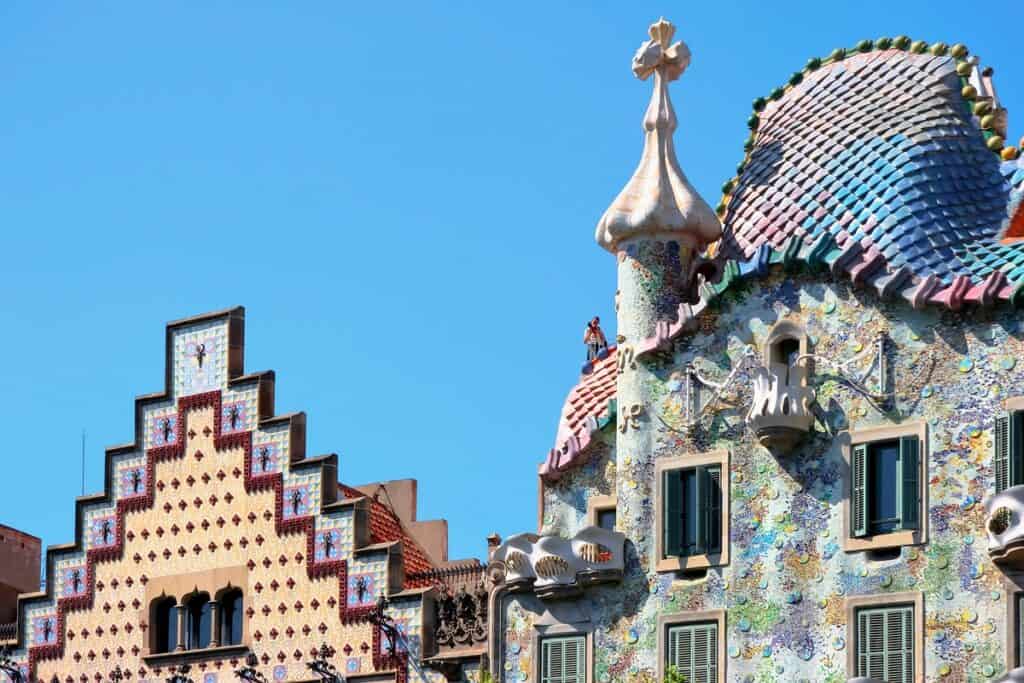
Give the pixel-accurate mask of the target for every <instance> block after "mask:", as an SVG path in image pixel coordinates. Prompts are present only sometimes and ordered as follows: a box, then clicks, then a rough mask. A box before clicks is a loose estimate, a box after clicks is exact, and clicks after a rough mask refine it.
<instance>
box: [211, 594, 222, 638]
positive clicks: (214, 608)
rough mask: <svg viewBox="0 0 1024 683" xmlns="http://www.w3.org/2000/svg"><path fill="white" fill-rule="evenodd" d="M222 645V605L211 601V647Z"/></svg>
mask: <svg viewBox="0 0 1024 683" xmlns="http://www.w3.org/2000/svg"><path fill="white" fill-rule="evenodd" d="M219 646H220V605H219V604H218V603H217V601H216V600H211V601H210V647H219Z"/></svg>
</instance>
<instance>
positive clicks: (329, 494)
mask: <svg viewBox="0 0 1024 683" xmlns="http://www.w3.org/2000/svg"><path fill="white" fill-rule="evenodd" d="M244 324H245V319H244V311H243V310H242V309H241V308H236V309H231V310H228V311H224V312H220V313H213V314H208V315H203V316H199V317H196V318H191V319H188V320H184V321H179V322H175V323H171V324H170V325H168V327H167V337H166V345H167V346H166V377H165V379H166V384H165V389H164V390H163V391H162V392H160V393H157V394H150V395H146V396H142V397H140V398H138V399H136V402H135V436H134V440H133V441H132V442H131V443H128V444H125V445H122V446H116V447H113V448H110V449H108V450H107V454H106V469H105V473H104V474H105V479H104V481H105V486H104V492H103V493H102V494H99V495H94V496H87V497H83V498H80V499H78V501H77V504H76V519H75V521H76V523H75V530H76V537H75V540H74V542H73V543H69V544H67V545H62V546H55V547H51V548H49V549H48V551H47V553H46V563H45V571H46V577H47V581H46V589H45V591H43V592H28V593H27V594H23V595H21V596H20V599H19V600H18V603H17V613H16V614H14V615H11V616H12V617H15V618H14V619H12V621H13V623H11V624H10V625H9V626H8V627H6V629H5V633H4V635H5V638H4V640H5V641H6V643H4V644H6V645H7V646H8V650H7V653H6V655H5V656H4V657H3V658H0V668H3V667H6V668H7V669H8V671H7V673H6V674H5V673H0V680H2V681H5V683H6V682H7V681H11V680H15V679H16V678H19V677H20V679H21V681H22V682H27V681H44V682H45V683H51V682H52V681H57V682H59V683H90V682H93V683H105V682H106V681H111V680H131V681H139V683H155V682H156V681H161V682H162V681H165V680H168V679H171V678H172V677H174V676H176V675H180V676H181V677H180V678H176V679H174V680H177V681H186V680H192V681H194V683H200V682H201V683H218V682H220V683H226V682H227V681H233V680H237V679H236V675H235V672H236V671H237V670H239V669H241V668H243V667H245V666H248V668H249V670H250V671H251V672H252V673H254V674H258V675H260V676H262V677H263V680H270V681H313V680H316V681H319V680H321V678H320V676H319V675H315V674H314V673H313V671H312V670H311V669H310V667H309V665H310V664H311V663H316V662H318V664H317V665H318V666H319V667H320V668H321V669H322V670H323V671H325V672H326V671H336V672H337V673H338V675H340V676H342V677H344V678H345V679H346V680H349V681H366V682H367V683H382V682H389V683H403V682H405V681H410V680H415V681H430V682H437V681H444V680H460V679H461V677H462V669H463V667H462V666H461V665H462V663H463V662H464V661H465V662H467V664H468V666H467V669H468V670H472V669H473V667H474V662H477V661H478V660H479V655H480V652H481V651H482V645H481V644H480V643H481V639H480V637H476V638H474V636H473V634H470V635H469V636H465V634H462V633H461V632H460V633H458V634H452V633H450V632H451V631H452V630H453V629H452V619H451V617H450V616H449V613H448V611H446V610H447V607H448V606H450V605H451V603H452V602H453V600H460V601H462V602H466V601H468V603H470V604H469V605H468V607H466V606H464V607H463V608H462V609H461V611H460V614H462V615H465V614H466V613H467V609H471V608H475V606H476V604H477V603H478V602H479V600H478V599H477V598H476V597H475V595H476V592H479V591H480V589H479V588H478V586H479V585H480V583H481V581H482V579H483V567H482V566H481V565H480V563H479V562H478V561H476V560H471V561H463V562H449V561H448V557H447V524H446V522H444V521H442V520H435V521H419V520H417V519H416V482H415V481H412V480H399V481H389V482H383V483H375V484H369V485H365V486H360V487H354V486H347V485H345V484H342V483H339V481H338V457H337V456H336V455H334V454H329V455H323V456H316V457H309V456H307V454H306V452H305V433H306V420H305V415H304V414H303V413H291V414H283V415H278V414H277V413H276V412H275V406H274V383H275V377H274V373H273V372H261V373H250V374H246V373H245V372H244V369H243V357H244ZM3 534H4V535H5V539H6V532H3ZM5 542H6V541H5ZM34 555H35V558H36V559H35V562H36V565H35V576H36V577H38V575H39V574H38V562H39V559H38V558H39V548H38V541H37V545H36V546H35V552H34ZM5 557H6V555H5ZM7 569H8V567H7V566H6V563H5V568H4V571H6V570H7ZM11 569H12V571H13V567H11ZM18 588H19V589H21V591H22V592H25V590H26V589H24V588H22V587H21V586H18ZM35 589H38V583H36V584H35ZM439 615H440V617H441V618H440V619H439V618H438V616H439ZM472 616H473V617H479V618H483V619H485V618H486V617H485V613H483V612H482V611H481V612H480V613H479V614H478V613H477V612H475V611H473V613H472ZM442 627H447V628H448V631H445V630H444V628H442ZM477 630H478V631H480V632H481V633H482V632H483V631H484V629H483V628H482V627H478V628H477ZM437 633H440V634H441V636H442V638H441V641H440V642H439V641H438V640H437V639H436V638H435V634H437Z"/></svg>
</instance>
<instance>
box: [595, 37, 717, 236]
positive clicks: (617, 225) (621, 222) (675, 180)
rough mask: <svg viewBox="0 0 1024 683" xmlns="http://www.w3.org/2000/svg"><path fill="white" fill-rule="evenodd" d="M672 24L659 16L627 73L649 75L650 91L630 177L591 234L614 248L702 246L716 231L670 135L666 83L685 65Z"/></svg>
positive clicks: (685, 52) (672, 124) (672, 122)
mask: <svg viewBox="0 0 1024 683" xmlns="http://www.w3.org/2000/svg"><path fill="white" fill-rule="evenodd" d="M675 31H676V29H675V26H673V25H672V23H671V22H668V21H665V20H664V19H659V20H658V21H657V22H655V23H654V24H652V25H651V27H650V29H649V33H650V36H651V38H650V40H647V41H645V42H644V43H643V44H642V45H641V46H640V49H639V50H637V52H636V54H635V55H634V56H633V73H634V74H635V75H636V77H637V78H639V79H640V80H647V79H648V78H649V77H650V76H651V74H654V92H653V93H652V95H651V103H650V104H649V105H648V107H647V113H646V114H645V116H644V152H643V156H642V157H641V159H640V165H639V166H638V167H637V169H636V171H635V172H634V173H633V177H632V178H630V180H629V182H628V183H626V186H625V187H624V188H623V189H622V192H620V193H619V196H618V197H616V198H615V201H613V202H612V204H611V206H609V207H608V210H607V211H605V213H604V216H602V217H601V220H600V222H598V224H597V232H596V235H595V238H596V239H597V243H598V244H600V245H601V246H602V247H604V248H605V249H607V250H609V251H611V252H612V253H615V252H616V251H617V250H618V246H619V244H620V243H622V242H624V241H626V240H630V239H633V238H636V237H640V236H649V237H653V238H656V239H670V240H676V241H678V242H680V243H681V244H685V245H686V246H689V247H692V248H696V249H703V248H704V247H706V246H707V245H708V244H709V243H711V242H713V241H715V240H716V239H718V238H719V237H720V236H721V234H722V225H721V223H720V222H719V221H718V218H717V217H716V216H715V214H714V213H713V212H712V211H711V207H709V206H708V205H707V203H706V202H705V201H704V200H703V199H701V197H700V195H699V194H697V191H696V190H695V189H693V187H692V186H691V185H690V183H689V181H687V179H686V175H685V174H683V171H682V169H680V168H679V162H678V161H677V160H676V152H675V147H674V146H673V143H672V134H673V133H674V132H675V129H676V113H675V110H674V109H673V108H672V101H671V100H670V99H669V96H668V84H669V83H671V82H672V81H674V80H676V79H678V78H679V77H680V76H682V75H683V72H684V71H686V68H687V67H688V66H689V65H690V49H689V48H688V47H687V46H686V43H683V42H682V41H677V42H675V43H672V37H673V36H674V35H675Z"/></svg>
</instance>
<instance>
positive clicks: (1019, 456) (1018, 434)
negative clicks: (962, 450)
mask: <svg viewBox="0 0 1024 683" xmlns="http://www.w3.org/2000/svg"><path fill="white" fill-rule="evenodd" d="M993 448H994V450H995V453H994V455H993V461H992V465H993V468H994V469H995V471H996V493H999V492H1001V491H1005V490H1006V489H1008V488H1010V487H1011V486H1020V485H1021V484H1024V411H1015V412H1009V413H1005V414H1003V415H999V416H998V417H996V430H995V443H994V444H993Z"/></svg>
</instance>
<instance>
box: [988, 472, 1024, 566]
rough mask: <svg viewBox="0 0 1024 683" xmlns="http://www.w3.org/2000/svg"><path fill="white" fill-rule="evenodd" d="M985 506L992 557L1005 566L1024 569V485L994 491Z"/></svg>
mask: <svg viewBox="0 0 1024 683" xmlns="http://www.w3.org/2000/svg"><path fill="white" fill-rule="evenodd" d="M985 510H986V512H987V514H988V519H987V521H986V523H985V530H986V531H987V532H988V555H989V557H990V558H991V559H992V561H993V562H995V563H996V564H997V565H999V566H1000V567H1003V568H1004V569H1011V570H1021V569H1024V485H1019V486H1011V487H1010V488H1008V489H1006V490H1005V491H1001V492H999V493H997V494H995V495H994V496H992V497H991V498H989V499H988V500H987V501H986V502H985Z"/></svg>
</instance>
